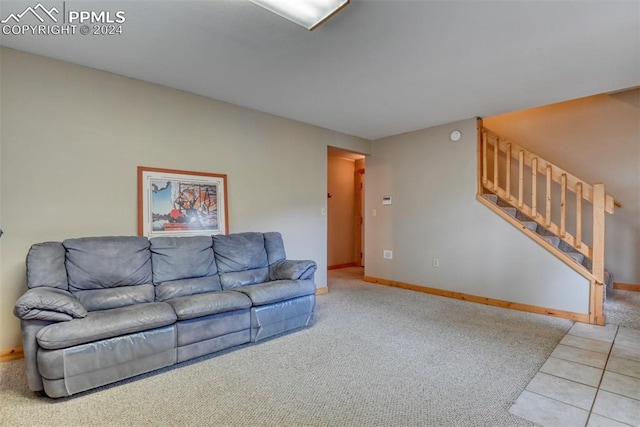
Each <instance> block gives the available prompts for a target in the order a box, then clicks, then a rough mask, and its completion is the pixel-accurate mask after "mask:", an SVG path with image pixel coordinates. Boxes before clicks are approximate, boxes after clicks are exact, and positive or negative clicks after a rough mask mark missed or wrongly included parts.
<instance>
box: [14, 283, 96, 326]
mask: <svg viewBox="0 0 640 427" xmlns="http://www.w3.org/2000/svg"><path fill="white" fill-rule="evenodd" d="M13 314H14V315H15V316H16V317H19V318H20V319H22V320H46V321H50V322H64V321H67V320H71V319H79V318H82V317H85V316H86V315H87V310H86V309H85V308H84V306H83V305H82V304H81V303H80V301H78V300H77V299H76V298H75V297H74V296H73V295H71V293H69V292H67V291H65V290H62V289H57V288H49V287H39V288H33V289H29V290H28V291H27V292H26V293H25V294H24V295H22V296H21V297H20V298H19V299H18V301H17V302H16V305H15V307H14V308H13Z"/></svg>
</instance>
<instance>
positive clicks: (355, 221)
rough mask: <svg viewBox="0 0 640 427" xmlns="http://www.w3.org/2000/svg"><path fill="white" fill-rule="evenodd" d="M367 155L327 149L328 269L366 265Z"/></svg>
mask: <svg viewBox="0 0 640 427" xmlns="http://www.w3.org/2000/svg"><path fill="white" fill-rule="evenodd" d="M364 185H365V156H364V154H361V153H354V152H351V151H347V150H343V149H340V148H335V147H328V150H327V268H328V269H329V270H334V269H338V268H345V267H363V266H364Z"/></svg>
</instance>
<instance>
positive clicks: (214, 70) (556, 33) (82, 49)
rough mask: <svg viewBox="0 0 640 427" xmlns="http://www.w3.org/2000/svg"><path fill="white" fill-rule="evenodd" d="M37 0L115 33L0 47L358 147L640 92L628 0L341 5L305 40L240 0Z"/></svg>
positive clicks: (18, 5) (361, 0)
mask: <svg viewBox="0 0 640 427" xmlns="http://www.w3.org/2000/svg"><path fill="white" fill-rule="evenodd" d="M41 1H42V3H43V4H44V5H45V6H48V7H50V6H52V5H56V6H57V7H58V8H59V9H60V10H62V8H63V7H64V8H65V10H66V11H67V12H68V11H70V10H91V11H101V10H107V11H112V12H115V11H117V10H122V11H124V12H125V13H126V21H125V22H124V23H123V24H122V29H123V34H122V35H112V36H96V35H87V36H82V35H80V34H76V35H73V36H42V35H38V36H22V35H19V36H15V35H8V36H7V35H2V36H0V37H1V38H0V44H2V45H4V46H7V47H11V48H15V49H19V50H23V51H27V52H31V53H35V54H39V55H44V56H47V57H51V58H56V59H60V60H63V61H68V62H72V63H76V64H81V65H85V66H88V67H93V68H97V69H100V70H106V71H110V72H113V73H117V74H122V75H124V76H129V77H133V78H136V79H140V80H144V81H148V82H153V83H157V84H161V85H165V86H169V87H172V88H176V89H181V90H185V91H188V92H193V93H197V94H201V95H204V96H207V97H210V98H214V99H218V100H222V101H226V102H230V103H233V104H237V105H241V106H244V107H249V108H253V109H256V110H260V111H265V112H268V113H271V114H275V115H278V116H282V117H286V118H290V119H294V120H298V121H301V122H305V123H310V124H313V125H317V126H321V127H324V128H328V129H333V130H336V131H338V132H342V133H346V134H350V135H356V136H360V137H363V138H367V139H377V138H381V137H385V136H389V135H395V134H399V133H404V132H408V131H412V130H416V129H421V128H425V127H429V126H434V125H438V124H443V123H448V122H452V121H456V120H461V119H466V118H470V117H474V116H482V117H486V116H491V115H496V114H501V113H505V112H510V111H515V110H520V109H524V108H530V107H535V106H540V105H545V104H550V103H554V102H559V101H563V100H568V99H574V98H578V97H583V96H587V95H592V94H597V93H603V92H610V91H616V90H621V89H625V88H630V87H636V86H640V1H636V0H630V1H616V0H609V1H521V0H512V1H506V0H504V1H484V0H475V1H472V0H466V1H391V0H387V1H383V0H352V1H351V4H350V5H349V6H348V7H347V8H346V9H344V10H343V11H341V12H340V13H339V14H338V15H336V16H335V17H333V18H332V19H331V20H329V21H328V22H326V23H325V24H323V25H322V26H321V27H320V28H318V29H317V30H315V31H313V32H309V31H307V30H305V29H304V28H302V27H299V26H297V25H295V24H293V23H291V22H289V21H287V20H285V19H283V18H281V17H279V16H277V15H274V14H271V13H270V12H268V11H266V10H265V9H263V8H261V7H258V6H256V5H254V4H252V3H250V2H249V1H244V0H235V1H215V0H210V1H195V2H194V1H150V0H147V1H141V0H137V1H73V0H68V1H66V2H63V1H49V0H41ZM37 2H38V0H33V1H26V2H25V1H18V2H14V1H4V0H2V1H1V2H0V15H1V19H5V18H6V17H7V16H8V15H9V14H10V13H19V12H21V11H22V10H24V8H25V7H27V6H30V5H31V6H35V5H36V4H37ZM63 3H64V4H63ZM24 19H25V20H26V19H27V18H24ZM36 23H37V22H36ZM96 102H99V100H96Z"/></svg>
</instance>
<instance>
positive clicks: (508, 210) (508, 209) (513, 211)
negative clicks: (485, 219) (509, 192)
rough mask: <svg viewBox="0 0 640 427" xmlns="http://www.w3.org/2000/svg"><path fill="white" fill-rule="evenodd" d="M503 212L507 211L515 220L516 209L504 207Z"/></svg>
mask: <svg viewBox="0 0 640 427" xmlns="http://www.w3.org/2000/svg"><path fill="white" fill-rule="evenodd" d="M502 210H503V211H505V212H506V213H507V215H509V216H510V217H513V218H515V217H516V212H517V209H516V208H512V207H502Z"/></svg>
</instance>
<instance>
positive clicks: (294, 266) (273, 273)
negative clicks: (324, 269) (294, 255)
mask: <svg viewBox="0 0 640 427" xmlns="http://www.w3.org/2000/svg"><path fill="white" fill-rule="evenodd" d="M317 268H318V266H317V265H316V263H315V262H314V261H310V260H303V261H297V260H290V259H285V260H281V261H276V262H274V263H273V264H271V265H270V266H269V278H270V279H271V280H298V279H300V280H309V279H313V275H314V273H315V272H316V269H317Z"/></svg>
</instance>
